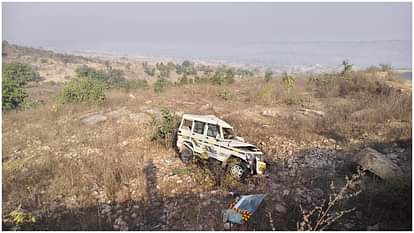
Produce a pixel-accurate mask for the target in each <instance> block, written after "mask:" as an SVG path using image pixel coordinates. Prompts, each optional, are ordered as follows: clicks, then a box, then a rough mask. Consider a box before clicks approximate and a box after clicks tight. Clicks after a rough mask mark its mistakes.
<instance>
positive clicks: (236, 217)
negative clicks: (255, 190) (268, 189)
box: [223, 194, 266, 224]
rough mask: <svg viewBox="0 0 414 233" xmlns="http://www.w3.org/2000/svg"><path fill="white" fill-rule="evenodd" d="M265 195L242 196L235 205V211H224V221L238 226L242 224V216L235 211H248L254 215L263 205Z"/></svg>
mask: <svg viewBox="0 0 414 233" xmlns="http://www.w3.org/2000/svg"><path fill="white" fill-rule="evenodd" d="M265 196H266V195H265V194H253V195H242V196H240V199H239V201H238V202H237V203H236V204H235V205H234V207H233V209H227V210H225V211H224V215H223V221H224V222H231V223H236V224H242V223H243V218H242V214H241V213H239V212H237V211H236V210H235V209H239V210H241V211H247V212H248V213H249V214H250V215H252V214H253V213H254V212H255V211H256V209H257V208H258V207H259V205H260V204H261V203H262V201H263V199H264V197H265Z"/></svg>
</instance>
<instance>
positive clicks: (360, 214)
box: [355, 211, 363, 219]
mask: <svg viewBox="0 0 414 233" xmlns="http://www.w3.org/2000/svg"><path fill="white" fill-rule="evenodd" d="M355 216H356V217H357V218H358V219H362V217H363V214H362V212H361V211H355Z"/></svg>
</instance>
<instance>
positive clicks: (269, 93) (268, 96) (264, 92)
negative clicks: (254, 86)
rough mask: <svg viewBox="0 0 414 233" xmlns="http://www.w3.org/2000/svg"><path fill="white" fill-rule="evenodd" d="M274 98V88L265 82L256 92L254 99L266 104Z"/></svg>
mask: <svg viewBox="0 0 414 233" xmlns="http://www.w3.org/2000/svg"><path fill="white" fill-rule="evenodd" d="M273 99H274V89H273V86H272V85H270V84H266V85H265V86H264V87H262V88H260V89H259V90H258V91H257V94H256V101H257V102H258V103H260V104H264V105H268V104H271V103H272V102H273Z"/></svg>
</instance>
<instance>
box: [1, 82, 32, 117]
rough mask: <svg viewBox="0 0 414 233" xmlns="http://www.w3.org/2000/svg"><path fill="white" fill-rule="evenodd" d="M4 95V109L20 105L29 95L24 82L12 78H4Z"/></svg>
mask: <svg viewBox="0 0 414 233" xmlns="http://www.w3.org/2000/svg"><path fill="white" fill-rule="evenodd" d="M2 95H3V99H2V104H3V110H9V109H15V108H18V107H20V106H21V105H22V103H23V102H24V100H25V99H26V97H27V93H26V91H25V90H24V89H23V87H22V84H20V83H19V82H18V81H16V80H13V79H10V78H3V89H2Z"/></svg>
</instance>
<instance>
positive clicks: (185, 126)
mask: <svg viewBox="0 0 414 233" xmlns="http://www.w3.org/2000/svg"><path fill="white" fill-rule="evenodd" d="M192 125H193V121H190V120H187V119H184V121H183V125H182V126H181V129H183V130H188V131H191V126H192Z"/></svg>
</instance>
